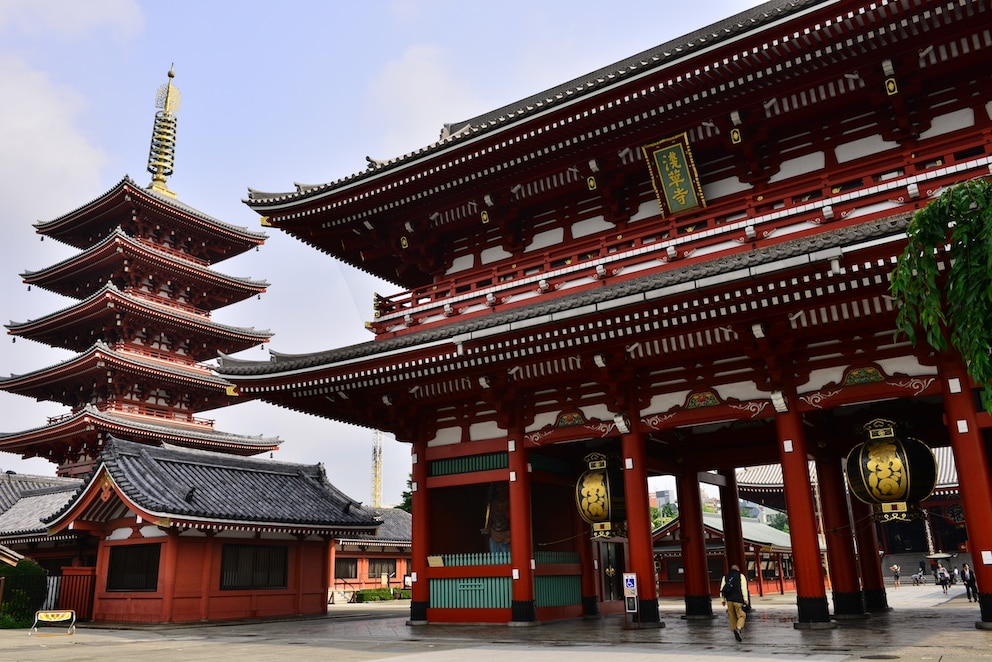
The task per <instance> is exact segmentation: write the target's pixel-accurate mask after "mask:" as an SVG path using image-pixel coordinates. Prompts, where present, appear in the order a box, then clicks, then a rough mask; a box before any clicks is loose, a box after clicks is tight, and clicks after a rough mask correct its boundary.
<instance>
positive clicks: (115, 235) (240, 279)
mask: <svg viewBox="0 0 992 662" xmlns="http://www.w3.org/2000/svg"><path fill="white" fill-rule="evenodd" d="M118 239H122V240H124V241H125V242H126V243H128V244H130V245H131V246H134V247H135V248H140V249H141V250H146V251H148V252H150V253H153V254H155V255H156V256H158V257H159V258H161V259H163V260H166V261H168V262H170V263H178V264H179V265H181V266H182V267H183V268H186V269H190V270H192V271H196V272H208V273H209V274H210V275H212V276H214V277H216V278H217V279H218V280H227V281H231V282H234V283H240V284H244V285H250V286H253V287H262V288H266V287H269V286H270V285H271V283H269V282H268V281H264V280H254V279H253V278H252V277H251V276H232V275H230V274H226V273H223V272H221V271H217V270H216V269H214V268H213V266H212V265H203V264H200V263H198V262H193V261H191V260H186V259H184V258H183V256H182V255H181V254H180V255H177V254H176V253H169V252H166V251H163V250H160V249H159V248H157V247H156V246H155V245H154V244H151V243H147V242H144V241H141V240H139V239H138V238H137V237H133V236H131V235H129V234H128V233H127V232H125V231H124V229H123V228H122V227H121V226H119V225H118V226H117V227H116V228H114V230H113V231H112V232H110V233H109V234H108V235H107V236H106V237H104V238H103V239H101V240H100V241H99V242H97V243H95V244H93V245H92V246H90V247H89V248H86V249H84V250H82V251H81V252H79V253H76V254H75V255H70V256H69V257H67V258H66V259H64V260H60V261H58V262H56V263H55V264H52V265H49V266H47V267H45V268H43V269H35V270H29V271H24V272H21V273H20V274H18V275H19V276H20V277H21V278H29V277H31V276H34V275H37V274H40V273H43V272H45V271H50V270H52V269H55V268H56V267H59V266H61V265H63V264H68V263H69V262H72V261H73V260H76V259H77V258H79V257H80V256H81V255H85V254H86V253H89V252H96V251H98V250H100V249H101V248H103V247H104V246H106V245H107V244H111V243H113V242H114V241H116V240H118Z"/></svg>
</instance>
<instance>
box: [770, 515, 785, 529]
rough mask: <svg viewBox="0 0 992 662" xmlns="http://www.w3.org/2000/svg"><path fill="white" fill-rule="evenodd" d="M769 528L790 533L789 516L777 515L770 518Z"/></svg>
mask: <svg viewBox="0 0 992 662" xmlns="http://www.w3.org/2000/svg"><path fill="white" fill-rule="evenodd" d="M768 526H770V527H772V528H774V529H778V530H779V531H784V532H785V533H788V532H789V516H788V515H786V514H785V513H775V514H774V515H772V516H771V517H769V518H768Z"/></svg>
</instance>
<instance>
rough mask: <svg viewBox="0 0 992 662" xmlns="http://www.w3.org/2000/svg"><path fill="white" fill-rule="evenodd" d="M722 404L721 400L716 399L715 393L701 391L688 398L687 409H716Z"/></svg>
mask: <svg viewBox="0 0 992 662" xmlns="http://www.w3.org/2000/svg"><path fill="white" fill-rule="evenodd" d="M718 404H720V398H718V397H716V394H715V393H714V392H713V391H701V392H699V393H692V394H690V395H689V397H688V398H686V401H685V408H686V409H699V408H700V407H715V406H716V405H718Z"/></svg>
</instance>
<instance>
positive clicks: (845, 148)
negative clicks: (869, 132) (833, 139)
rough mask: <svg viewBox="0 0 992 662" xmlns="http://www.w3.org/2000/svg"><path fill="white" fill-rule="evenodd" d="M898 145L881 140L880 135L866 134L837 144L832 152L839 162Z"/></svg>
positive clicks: (845, 161)
mask: <svg viewBox="0 0 992 662" xmlns="http://www.w3.org/2000/svg"><path fill="white" fill-rule="evenodd" d="M898 146H899V143H896V142H889V141H885V140H882V136H868V137H867V138H861V139H860V140H852V141H851V142H849V143H844V144H843V145H837V147H836V148H834V154H836V155H837V161H838V162H839V163H847V162H848V161H853V160H855V159H860V158H864V157H866V156H871V155H872V154H877V153H878V152H884V151H886V150H889V149H895V148H896V147H898Z"/></svg>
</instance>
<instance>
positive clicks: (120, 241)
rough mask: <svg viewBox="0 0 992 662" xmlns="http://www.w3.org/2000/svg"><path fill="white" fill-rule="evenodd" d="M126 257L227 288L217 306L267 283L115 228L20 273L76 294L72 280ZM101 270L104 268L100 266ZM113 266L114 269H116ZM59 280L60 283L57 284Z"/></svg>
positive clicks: (28, 280) (33, 281) (30, 281)
mask: <svg viewBox="0 0 992 662" xmlns="http://www.w3.org/2000/svg"><path fill="white" fill-rule="evenodd" d="M125 258H130V259H132V260H141V261H142V262H143V263H144V264H146V265H148V266H151V267H155V268H157V269H158V270H160V271H161V272H163V273H169V274H181V275H185V276H187V277H188V278H189V279H190V280H192V281H196V282H199V283H202V284H203V286H205V287H206V288H209V289H218V288H220V289H221V290H224V291H226V292H228V294H227V296H226V297H219V299H221V300H223V302H222V303H218V305H217V307H221V306H226V305H229V304H232V303H236V302H238V301H242V300H244V299H247V298H249V297H251V296H254V295H257V294H261V293H262V292H264V291H265V290H266V288H267V287H269V285H270V284H269V283H268V282H266V281H257V280H252V279H251V278H247V277H238V276H228V275H226V274H222V273H219V272H217V271H214V270H213V269H210V268H209V267H207V266H202V265H199V264H196V263H194V262H191V261H187V260H184V259H182V258H181V257H179V256H176V255H173V254H171V253H166V252H164V251H159V250H156V249H155V248H154V247H152V246H150V245H148V244H145V243H143V242H140V241H138V240H136V239H134V238H133V237H131V236H129V235H128V234H127V233H125V232H124V231H123V230H121V229H120V228H118V229H117V230H115V231H114V232H113V233H112V234H110V235H108V236H107V237H106V238H105V239H104V240H103V241H101V242H100V243H98V244H96V245H94V246H92V247H90V248H88V249H86V250H84V251H83V252H81V253H77V254H76V255H74V256H72V257H70V258H68V259H66V260H63V261H62V262H59V263H57V264H54V265H52V266H50V267H47V268H45V269H39V270H37V271H26V272H24V273H22V274H20V276H21V278H22V279H23V281H24V283H26V284H28V285H37V286H38V287H41V288H43V289H46V290H49V291H51V292H56V293H58V294H64V295H66V296H75V293H76V287H75V284H76V283H78V282H79V280H81V279H83V278H84V277H85V275H86V274H87V273H88V272H89V271H97V270H101V267H102V265H105V264H108V263H109V264H110V265H112V267H111V268H113V267H116V266H117V265H119V264H120V263H121V262H122V260H124V259H125ZM103 270H107V269H106V268H103ZM115 270H116V269H115ZM60 283H62V284H63V286H60Z"/></svg>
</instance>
